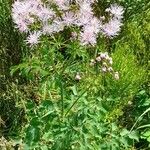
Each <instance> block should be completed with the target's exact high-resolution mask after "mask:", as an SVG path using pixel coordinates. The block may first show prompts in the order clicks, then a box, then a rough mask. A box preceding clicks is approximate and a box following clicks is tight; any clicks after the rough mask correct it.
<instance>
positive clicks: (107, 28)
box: [102, 19, 122, 37]
mask: <svg viewBox="0 0 150 150" xmlns="http://www.w3.org/2000/svg"><path fill="white" fill-rule="evenodd" d="M121 26H122V23H121V22H120V20H118V19H111V20H110V21H109V22H108V23H106V24H104V25H103V27H102V31H103V32H104V34H106V35H107V36H109V37H114V36H116V35H118V33H119V32H120V29H121Z"/></svg>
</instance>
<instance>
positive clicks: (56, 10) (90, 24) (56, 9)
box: [12, 0, 124, 46]
mask: <svg viewBox="0 0 150 150" xmlns="http://www.w3.org/2000/svg"><path fill="white" fill-rule="evenodd" d="M94 2H95V0H76V1H73V0H49V1H47V3H44V2H42V1H41V0H23V1H21V0H17V1H15V2H14V4H13V6H12V17H13V21H14V22H15V24H16V27H17V28H18V29H19V30H20V31H21V32H26V33H28V34H29V35H28V37H27V40H26V41H27V43H29V44H30V45H36V44H38V43H39V39H40V37H41V36H44V35H47V36H54V35H55V34H56V33H60V32H61V31H63V30H64V29H65V28H70V29H71V31H72V37H73V38H71V39H77V40H79V41H80V43H81V44H82V45H88V44H90V45H92V46H94V45H96V39H97V37H98V35H99V34H100V33H101V34H103V35H104V36H107V37H109V38H113V37H114V36H116V35H118V33H119V32H120V29H121V26H122V18H123V13H124V9H123V7H122V6H119V5H117V4H112V5H111V6H110V7H109V8H107V9H106V10H105V12H106V13H107V14H108V15H107V16H106V17H104V16H98V17H96V16H95V15H94V10H93V8H92V5H93V3H94ZM36 25H38V27H36Z"/></svg>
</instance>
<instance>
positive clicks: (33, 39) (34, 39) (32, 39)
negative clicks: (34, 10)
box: [26, 31, 41, 46]
mask: <svg viewBox="0 0 150 150" xmlns="http://www.w3.org/2000/svg"><path fill="white" fill-rule="evenodd" d="M40 36H41V32H40V31H38V32H36V31H34V32H33V33H30V35H29V36H28V37H27V40H26V41H27V43H28V44H30V45H31V46H32V45H36V44H38V43H39V38H40Z"/></svg>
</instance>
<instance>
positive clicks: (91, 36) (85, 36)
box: [80, 27, 96, 45]
mask: <svg viewBox="0 0 150 150" xmlns="http://www.w3.org/2000/svg"><path fill="white" fill-rule="evenodd" d="M80 42H81V44H82V45H87V44H91V45H95V44H96V35H95V33H94V32H93V31H92V30H90V27H85V29H84V31H83V32H81V33H80Z"/></svg>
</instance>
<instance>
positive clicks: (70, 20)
mask: <svg viewBox="0 0 150 150" xmlns="http://www.w3.org/2000/svg"><path fill="white" fill-rule="evenodd" d="M62 18H63V22H64V24H65V25H66V26H71V25H72V24H75V22H76V20H77V17H76V16H75V14H74V13H73V12H66V13H65V14H64V15H63V16H62Z"/></svg>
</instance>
